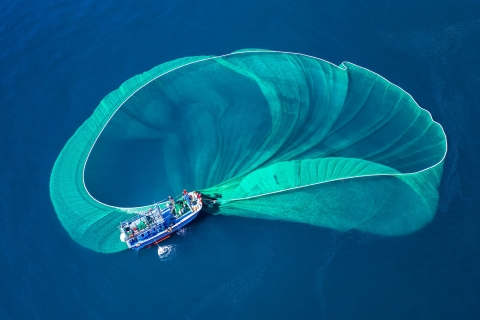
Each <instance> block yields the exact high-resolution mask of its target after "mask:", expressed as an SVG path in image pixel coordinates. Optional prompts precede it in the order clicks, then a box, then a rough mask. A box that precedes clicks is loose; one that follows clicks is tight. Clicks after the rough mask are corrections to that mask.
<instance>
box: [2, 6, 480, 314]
mask: <svg viewBox="0 0 480 320" xmlns="http://www.w3.org/2000/svg"><path fill="white" fill-rule="evenodd" d="M2 7H3V10H1V11H0V48H1V50H0V62H1V77H0V81H1V84H0V108H1V109H0V110H1V116H0V163H1V169H0V192H1V194H2V197H1V201H0V219H1V220H0V221H1V225H2V231H1V232H0V240H1V243H2V244H3V245H2V249H1V250H0V255H1V262H0V273H1V274H2V275H3V279H2V281H1V284H0V289H1V294H0V318H2V319H21V318H35V319H65V318H68V319H80V318H82V319H84V318H92V319H110V318H117V319H118V318H124V317H128V318H143V317H148V316H155V317H159V318H168V317H176V318H181V319H230V318H232V319H251V318H253V319H260V318H267V319H287V318H299V319H407V318H408V319H477V318H478V317H479V315H480V251H479V248H480V232H479V230H480V216H479V212H480V199H479V198H478V196H477V193H478V190H479V189H480V162H479V160H478V157H479V156H480V142H479V137H480V130H479V126H478V122H479V121H480V110H479V109H478V107H477V106H478V104H479V102H480V93H479V91H478V88H479V86H480V62H478V50H479V49H480V2H479V1H474V0H470V1H468V0H463V1H436V2H431V1H421V0H420V1H398V0H389V1H374V0H372V1H343V0H340V1H335V2H327V1H278V0H277V1H270V0H267V1H263V2H257V1H250V0H246V1H242V2H226V1H210V2H206V1H177V2H172V1H142V2H138V3H136V2H133V1H102V2H93V1H83V2H80V1H55V0H54V1H49V2H34V1H11V2H9V3H5V4H4V5H3V6H2ZM242 48H265V49H272V50H282V51H291V52H300V53H304V54H309V55H312V56H316V57H320V58H322V59H325V60H328V61H331V62H333V63H337V64H339V63H341V62H342V61H350V62H353V63H355V64H358V65H360V66H363V67H366V68H368V69H370V70H372V71H375V72H377V73H379V74H381V75H382V76H384V77H386V78H387V79H388V80H390V81H392V82H393V83H395V84H398V85H399V86H401V87H402V88H404V89H405V90H406V91H407V92H409V93H410V94H412V96H413V97H414V98H415V99H416V101H417V102H418V103H419V104H420V105H421V106H422V107H424V108H426V109H427V110H429V111H430V112H431V113H432V115H433V118H434V119H435V120H436V121H438V122H440V123H441V124H442V125H443V126H444V128H445V131H446V133H447V136H448V144H449V153H448V156H447V159H446V163H445V169H444V175H443V181H442V186H441V189H440V202H439V207H438V211H437V214H436V216H435V218H434V220H433V221H432V222H431V223H430V224H429V225H427V226H426V227H425V228H423V229H422V230H420V231H419V232H416V233H414V234H410V235H407V236H402V237H379V236H372V235H369V234H365V233H360V232H347V233H341V232H336V231H333V230H329V229H323V228H316V227H312V226H308V225H303V224H294V223H287V222H281V221H264V220H254V219H246V218H236V217H223V216H211V215H206V214H205V215H203V216H201V217H199V218H198V219H197V220H196V221H195V222H194V223H192V224H191V225H190V227H189V228H188V229H187V230H186V232H185V233H184V234H182V235H179V236H175V237H173V238H172V239H169V240H168V242H165V244H164V246H165V250H166V251H167V252H166V254H164V255H163V256H162V257H159V256H158V255H157V251H156V250H155V249H152V250H144V251H142V252H140V253H138V254H136V253H134V252H128V251H124V252H121V253H117V254H110V255H104V254H99V253H95V252H92V251H89V250H87V249H85V248H83V247H81V246H79V245H78V244H76V243H75V242H73V241H72V240H71V239H70V237H69V236H68V234H67V233H66V231H65V230H64V229H63V227H62V226H61V224H60V222H59V221H58V219H57V216H56V213H55V212H54V210H53V207H52V204H51V202H50V198H49V190H48V183H49V178H50V173H51V169H52V166H53V163H54V161H55V159H56V157H57V156H58V154H59V152H60V150H61V149H62V147H63V146H64V144H65V143H66V141H67V140H68V138H69V137H70V136H71V135H72V134H73V133H74V132H75V130H76V129H77V128H78V127H79V126H80V125H81V124H82V123H83V122H84V121H85V119H86V118H88V116H89V115H90V114H91V113H92V112H93V110H94V109H95V107H96V106H97V104H98V103H99V101H100V100H101V99H102V98H103V97H104V96H106V95H107V94H108V93H109V92H111V91H112V90H114V89H116V88H117V87H118V86H119V85H120V84H121V83H122V82H123V81H125V80H126V79H128V78H130V77H132V76H134V75H135V74H138V73H141V72H143V71H145V70H149V69H150V68H152V67H154V66H156V65H158V64H160V63H162V62H165V61H169V60H172V59H175V58H178V57H183V56H192V55H209V54H224V53H229V52H231V51H234V50H237V49H242Z"/></svg>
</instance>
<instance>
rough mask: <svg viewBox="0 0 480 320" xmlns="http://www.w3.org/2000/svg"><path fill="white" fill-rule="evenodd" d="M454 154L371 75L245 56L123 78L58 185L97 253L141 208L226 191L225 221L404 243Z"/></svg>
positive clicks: (57, 174) (296, 58)
mask: <svg viewBox="0 0 480 320" xmlns="http://www.w3.org/2000/svg"><path fill="white" fill-rule="evenodd" d="M446 147H447V145H446V137H445V134H444V132H443V129H442V127H441V126H440V125H439V124H438V123H436V122H434V121H433V120H432V118H431V115H430V114H429V113H428V112H427V111H425V110H423V109H421V108H420V107H419V106H418V105H417V104H416V103H415V101H414V100H413V99H412V97H411V96H410V95H408V94H407V93H406V92H405V91H403V90H402V89H400V88H399V87H397V86H395V85H393V84H391V83H390V82H388V81H387V80H385V79H384V78H382V77H380V76H379V75H377V74H375V73H373V72H371V71H369V70H366V69H364V68H361V67H358V66H356V65H353V64H350V63H343V64H341V65H340V66H335V65H333V64H330V63H328V62H326V61H323V60H320V59H316V58H313V57H309V56H305V55H300V54H293V53H283V52H273V51H265V50H243V51H240V52H235V53H232V54H229V55H225V56H220V57H193V58H185V59H179V60H175V61H173V62H169V63H166V64H163V65H160V66H159V67H156V68H154V69H152V70H151V71H149V72H147V73H144V74H142V75H139V76H136V77H134V78H132V79H130V80H128V81H127V82H125V83H124V84H123V85H122V86H121V87H120V89H118V90H116V91H114V92H112V93H111V94H110V95H108V96H107V97H106V98H105V99H104V100H103V101H102V102H101V103H100V105H99V107H98V108H97V109H96V110H95V112H94V114H93V115H92V116H91V117H90V118H89V119H88V120H87V121H86V122H85V123H84V124H83V125H82V126H81V127H80V128H79V129H78V130H77V132H76V133H75V135H74V136H73V137H72V138H71V139H70V140H69V141H68V143H67V144H66V146H65V147H64V149H63V150H62V152H61V154H60V155H59V157H58V159H57V161H56V163H55V166H54V169H53V172H52V176H51V181H50V190H51V198H52V202H53V204H54V207H55V210H56V212H57V214H58V217H59V219H60V221H61V222H62V224H63V226H64V227H65V228H66V230H67V231H68V232H69V234H70V235H71V236H72V238H73V239H74V240H75V241H77V242H78V243H80V244H81V245H83V246H85V247H88V248H90V249H92V250H96V251H99V252H115V251H118V250H122V249H124V248H125V246H124V244H123V243H121V242H120V241H119V240H118V230H117V228H116V227H117V225H118V223H119V221H121V220H123V219H125V218H126V217H127V216H128V214H129V213H131V212H135V211H138V210H139V208H138V207H141V206H142V205H145V204H148V203H152V202H153V201H152V200H151V199H158V198H159V197H160V196H163V197H164V196H165V195H167V194H172V193H173V194H176V193H178V192H179V191H180V190H183V189H184V188H187V189H190V190H194V189H196V190H202V191H203V192H204V193H206V194H208V195H211V196H217V197H219V200H220V201H219V203H220V206H215V207H214V208H211V209H210V210H211V212H214V213H220V214H226V215H240V216H247V217H256V218H267V219H283V220H288V221H296V222H302V223H309V224H313V225H317V226H323V227H330V228H335V229H338V230H349V229H359V230H363V231H367V232H371V233H377V234H384V235H398V234H406V233H409V232H413V231H415V230H418V229H419V228H421V227H422V226H423V225H425V224H426V223H428V221H430V220H431V219H432V217H433V215H434V214H435V210H436V205H437V201H438V192H437V189H438V185H439V183H440V178H441V173H442V164H443V160H444V156H445V153H446ZM87 158H88V161H87ZM84 169H85V170H84ZM87 187H88V191H87ZM105 203H108V204H110V205H106V204H105ZM126 207H131V208H126Z"/></svg>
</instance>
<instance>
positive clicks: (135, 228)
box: [120, 190, 203, 251]
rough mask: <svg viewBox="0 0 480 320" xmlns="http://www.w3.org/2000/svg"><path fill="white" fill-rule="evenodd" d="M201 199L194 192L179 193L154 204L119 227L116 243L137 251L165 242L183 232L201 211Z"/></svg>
mask: <svg viewBox="0 0 480 320" xmlns="http://www.w3.org/2000/svg"><path fill="white" fill-rule="evenodd" d="M202 205H203V202H202V196H201V194H200V193H198V192H195V191H193V192H187V191H186V190H183V193H182V194H181V195H179V196H177V197H175V198H172V197H169V199H167V200H163V201H160V202H157V203H155V204H154V205H153V206H152V207H151V208H149V209H148V210H146V211H144V212H141V213H138V214H136V215H134V216H133V217H131V218H130V219H128V220H126V221H123V222H121V223H120V240H121V241H122V242H125V243H126V244H127V247H128V248H129V249H134V250H137V251H138V250H140V249H142V248H145V247H149V246H151V245H154V244H157V243H159V242H160V241H163V240H165V239H168V238H169V237H170V235H172V234H173V233H174V232H175V231H177V230H179V229H181V228H183V227H184V226H186V225H187V224H188V223H190V222H191V221H192V220H193V219H195V217H196V216H197V215H198V213H199V212H200V210H201V209H202Z"/></svg>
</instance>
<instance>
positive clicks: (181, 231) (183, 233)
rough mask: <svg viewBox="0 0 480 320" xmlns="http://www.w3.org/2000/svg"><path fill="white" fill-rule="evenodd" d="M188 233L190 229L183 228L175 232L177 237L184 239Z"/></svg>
mask: <svg viewBox="0 0 480 320" xmlns="http://www.w3.org/2000/svg"><path fill="white" fill-rule="evenodd" d="M189 231H190V228H188V227H184V228H182V229H180V230H178V231H177V235H179V236H182V237H185V236H186V235H187V234H188V232H189Z"/></svg>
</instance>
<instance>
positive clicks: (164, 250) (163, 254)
mask: <svg viewBox="0 0 480 320" xmlns="http://www.w3.org/2000/svg"><path fill="white" fill-rule="evenodd" d="M175 251H177V249H176V248H175V247H174V246H172V245H168V246H158V250H157V252H158V257H159V258H160V260H162V261H168V260H170V259H172V257H173V255H174V253H175Z"/></svg>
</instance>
